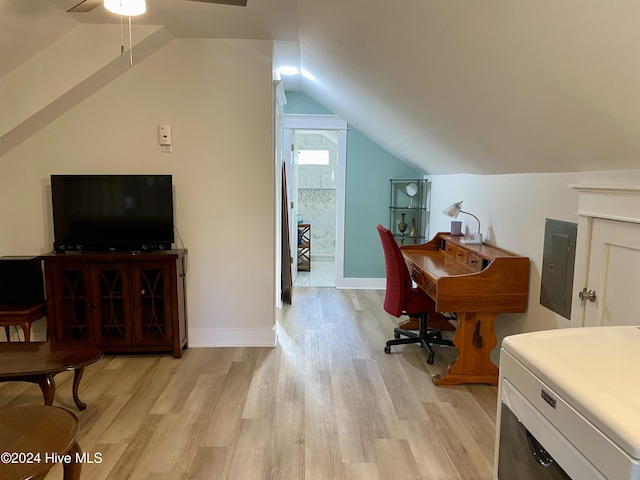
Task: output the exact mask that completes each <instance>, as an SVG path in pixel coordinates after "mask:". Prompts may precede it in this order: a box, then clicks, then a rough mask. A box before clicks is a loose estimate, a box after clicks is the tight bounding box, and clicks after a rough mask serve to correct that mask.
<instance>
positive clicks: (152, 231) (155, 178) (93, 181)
mask: <svg viewBox="0 0 640 480" xmlns="http://www.w3.org/2000/svg"><path fill="white" fill-rule="evenodd" d="M51 200H52V206H53V234H54V249H55V250H56V251H69V250H82V251H98V252H100V251H136V250H142V251H145V250H149V251H150V250H165V249H170V248H171V244H172V243H173V240H174V235H173V185H172V177H171V175H51Z"/></svg>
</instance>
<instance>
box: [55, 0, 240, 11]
mask: <svg viewBox="0 0 640 480" xmlns="http://www.w3.org/2000/svg"><path fill="white" fill-rule="evenodd" d="M189 1H191V2H203V3H219V4H222V5H236V6H238V7H246V6H247V0H189ZM102 3H103V0H82V1H81V2H80V3H78V4H77V5H75V6H73V7H71V8H70V9H69V10H67V12H73V13H78V12H90V11H91V10H93V9H94V8H96V7H99V6H100V5H102Z"/></svg>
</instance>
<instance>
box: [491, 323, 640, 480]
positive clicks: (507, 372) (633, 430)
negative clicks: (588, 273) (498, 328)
mask: <svg viewBox="0 0 640 480" xmlns="http://www.w3.org/2000/svg"><path fill="white" fill-rule="evenodd" d="M496 432H497V433H496V458H495V462H494V479H499V480H545V479H564V480H566V479H571V480H591V479H594V480H640V327H636V326H621V327H591V328H568V329H559V330H551V331H544V332H534V333H525V334H521V335H513V336H510V337H507V338H505V339H504V341H503V344H502V349H501V355H500V381H499V402H498V416H497V419H496ZM532 452H533V453H532Z"/></svg>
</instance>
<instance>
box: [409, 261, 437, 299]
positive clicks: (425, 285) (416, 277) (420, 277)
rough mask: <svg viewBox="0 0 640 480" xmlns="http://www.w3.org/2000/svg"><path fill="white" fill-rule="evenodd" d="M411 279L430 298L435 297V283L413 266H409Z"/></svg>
mask: <svg viewBox="0 0 640 480" xmlns="http://www.w3.org/2000/svg"><path fill="white" fill-rule="evenodd" d="M411 279H412V280H413V281H414V282H416V283H417V284H418V287H420V288H421V289H422V290H424V291H425V292H427V294H428V295H429V296H430V297H431V298H433V299H434V300H435V299H436V284H435V282H434V281H433V280H431V279H430V278H429V277H427V276H426V275H425V274H424V273H423V272H421V271H420V270H418V269H417V268H415V267H411Z"/></svg>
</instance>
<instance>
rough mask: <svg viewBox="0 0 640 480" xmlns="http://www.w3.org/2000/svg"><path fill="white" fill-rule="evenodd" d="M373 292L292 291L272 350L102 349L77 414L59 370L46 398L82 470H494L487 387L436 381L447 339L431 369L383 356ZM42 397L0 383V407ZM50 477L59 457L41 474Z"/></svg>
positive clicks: (32, 389) (319, 474) (271, 473)
mask: <svg viewBox="0 0 640 480" xmlns="http://www.w3.org/2000/svg"><path fill="white" fill-rule="evenodd" d="M383 295H384V292H382V291H377V290H335V289H333V288H314V287H303V288H295V289H294V292H293V305H292V306H286V307H285V308H284V309H283V310H282V311H279V317H280V318H279V319H278V323H279V326H278V347H277V348H192V349H188V350H186V351H185V352H184V356H183V358H182V359H174V358H172V357H170V356H168V355H164V356H163V355H153V356H151V355H148V356H147V355H145V356H107V357H105V358H104V359H103V360H101V361H100V362H98V363H96V364H94V365H92V366H89V367H87V369H86V370H85V375H84V378H83V380H82V383H81V389H80V398H81V399H82V400H83V401H85V402H87V403H88V408H87V410H85V411H84V412H78V410H77V409H76V408H75V405H74V403H73V400H72V397H71V375H70V374H67V373H64V374H60V375H58V376H57V377H56V380H57V393H56V401H55V403H54V404H55V405H58V406H62V407H65V408H68V409H69V410H71V411H73V412H74V413H76V415H77V416H78V417H79V419H80V423H81V434H80V437H79V443H80V446H81V447H82V449H83V451H84V452H87V453H89V455H90V457H93V456H94V455H95V454H100V456H101V458H102V461H101V463H95V464H85V465H84V466H83V474H82V478H83V479H87V480H88V479H91V480H100V479H109V480H125V479H136V480H137V479H141V480H187V479H207V480H211V479H213V480H217V479H229V480H254V479H255V480H262V479H270V480H271V479H292V480H316V479H317V480H328V479H337V480H359V479H362V480H376V479H393V480H403V479H433V480H449V479H465V480H466V479H468V480H489V479H491V478H492V463H493V442H494V435H495V410H496V396H497V390H496V388H494V387H490V386H486V385H466V386H458V387H438V388H436V387H435V386H433V384H432V383H431V377H430V374H429V373H430V372H432V373H437V372H438V371H440V370H442V369H443V368H444V366H445V364H446V363H445V362H448V360H450V359H451V358H453V357H454V356H455V349H453V348H451V347H435V348H436V349H437V350H436V362H435V364H434V365H427V364H426V362H425V358H426V357H425V355H424V353H423V351H422V350H421V349H420V347H419V346H417V345H408V346H404V347H393V352H392V354H391V355H387V354H385V353H384V352H383V346H384V342H385V341H386V340H387V339H389V338H391V337H392V329H393V326H394V325H395V323H396V319H394V318H393V317H390V316H389V315H387V314H386V313H384V311H383V310H382V300H383ZM41 402H42V396H41V393H40V390H39V388H38V387H37V385H34V384H28V383H18V382H15V383H13V382H12V383H4V384H0V406H4V405H22V404H40V403H41ZM60 478H62V469H61V468H60V467H59V466H56V467H55V468H54V469H53V470H52V471H51V472H50V473H49V475H48V476H47V480H52V479H60Z"/></svg>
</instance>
